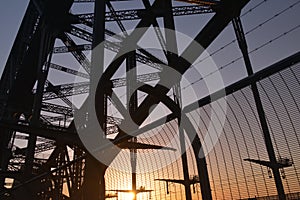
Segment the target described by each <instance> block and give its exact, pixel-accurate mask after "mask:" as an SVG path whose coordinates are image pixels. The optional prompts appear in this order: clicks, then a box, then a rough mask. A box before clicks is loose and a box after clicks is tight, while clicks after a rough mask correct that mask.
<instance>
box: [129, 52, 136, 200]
mask: <svg viewBox="0 0 300 200" xmlns="http://www.w3.org/2000/svg"><path fill="white" fill-rule="evenodd" d="M135 54H136V52H135V51H133V52H130V53H128V55H127V59H126V86H127V87H126V89H127V91H126V94H127V110H128V112H129V113H130V116H132V115H133V114H134V112H135V111H136V109H137V106H138V102H137V101H138V96H137V91H136V80H137V68H136V56H135ZM131 141H132V142H137V138H136V137H133V138H132V139H131ZM130 159H131V169H132V172H131V178H132V180H131V182H132V190H133V193H134V196H133V200H136V198H137V184H136V162H137V149H134V148H133V149H130Z"/></svg>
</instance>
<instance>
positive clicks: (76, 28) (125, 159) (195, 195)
mask: <svg viewBox="0 0 300 200" xmlns="http://www.w3.org/2000/svg"><path fill="white" fill-rule="evenodd" d="M264 2H265V1H262V2H261V3H259V4H257V5H256V6H254V7H253V8H251V9H250V10H248V12H251V11H252V10H253V9H255V8H256V7H258V6H260V4H263V3H264ZM250 3H251V0H239V1H234V0H180V1H173V0H151V1H150V0H30V1H29V4H28V7H27V10H26V12H25V15H24V17H23V20H22V23H21V26H20V28H19V31H18V33H17V36H16V38H15V41H14V44H13V47H12V49H11V51H10V54H9V57H8V60H7V62H6V65H5V67H4V71H3V74H2V77H1V80H0V149H1V151H0V199H3V200H4V199H7V200H19V199H20V200H21V199H22V200H27V199H28V200H63V199H70V200H71V199H72V200H104V199H128V198H129V196H130V195H132V196H131V197H130V198H131V199H134V200H136V199H187V200H191V199H203V200H213V199H256V198H257V199H260V198H266V199H267V197H272V199H280V200H286V199H300V196H299V192H300V189H299V188H300V173H299V171H300V151H299V149H300V148H299V147H300V125H299V119H300V96H299V91H300V68H299V65H300V52H295V53H294V54H292V55H289V56H287V57H284V58H281V60H279V61H277V62H274V63H272V64H269V65H268V66H265V67H264V68H263V69H261V70H254V69H255V66H253V64H252V60H251V56H250V54H251V53H252V52H254V51H256V50H258V49H259V48H262V47H263V46H265V45H267V44H268V43H271V42H272V41H273V40H276V39H278V38H280V37H283V36H285V35H287V34H288V33H289V32H291V31H294V30H295V29H297V28H299V25H298V26H297V27H296V28H294V29H291V30H289V31H286V32H284V33H282V35H279V36H278V37H277V38H274V39H273V40H270V41H269V42H267V43H266V44H263V45H261V46H260V47H257V48H256V49H254V50H252V51H250V50H249V47H248V46H249V44H248V42H247V40H246V38H247V37H246V35H247V34H248V33H249V32H245V31H244V28H243V23H242V21H243V20H242V15H243V14H244V13H245V7H247V5H249V4H250ZM295 6H296V3H295V5H293V6H290V7H288V8H287V10H288V9H292V8H293V7H295ZM246 12H247V11H246ZM284 12H285V11H284ZM282 13H283V12H282ZM183 17H187V18H186V19H188V20H189V19H193V20H191V21H190V22H189V23H195V24H196V23H198V22H197V21H196V20H195V19H197V20H198V19H199V21H201V20H202V19H203V22H202V23H203V26H201V28H197V30H193V31H194V32H193V34H191V35H193V36H192V37H191V39H192V41H185V40H183V41H182V40H181V38H180V34H179V33H178V32H177V31H178V29H177V28H178V26H177V21H176V20H177V19H178V18H183ZM189 17H192V18H189ZM275 17H276V15H275ZM275 17H273V18H275ZM273 18H271V19H270V20H266V22H264V23H268V22H269V21H271V20H272V19H273ZM199 23H200V22H199ZM262 25H263V24H259V25H258V26H257V27H260V26H262ZM228 27H232V28H233V29H232V30H233V31H232V32H231V34H232V35H233V36H234V38H235V39H234V41H233V42H231V43H229V44H227V45H225V46H219V47H220V48H219V50H217V51H216V52H215V53H217V52H219V51H222V49H224V48H226V47H227V46H229V45H231V44H235V45H236V46H235V49H236V50H237V52H238V54H239V55H240V57H238V58H237V59H236V60H233V61H232V62H231V63H229V64H225V63H222V64H223V65H222V67H220V66H217V68H216V70H215V71H214V70H213V69H212V68H210V64H209V63H207V62H205V61H207V60H210V56H207V55H208V54H206V52H205V50H204V49H207V48H209V47H210V46H211V45H213V44H214V41H215V40H216V39H217V37H219V36H220V35H222V32H223V31H224V30H225V29H226V28H228ZM252 31H255V29H253V30H252ZM143 40H145V43H146V45H145V43H143V42H142V41H143ZM147 42H148V43H147ZM149 43H150V45H149ZM152 43H153V44H156V45H157V46H159V48H156V49H154V47H153V46H151V45H152ZM195 44H197V45H199V46H201V48H198V47H196V46H197V45H195ZM154 46H155V45H154ZM187 57H188V58H189V59H187ZM237 61H241V62H237ZM233 63H238V64H239V65H240V66H239V67H240V68H243V69H244V71H245V74H246V76H244V77H243V78H242V79H240V80H237V81H234V82H233V83H230V84H224V87H219V88H216V89H215V90H213V91H210V88H209V86H207V87H208V88H205V84H208V83H207V81H206V78H207V77H214V75H215V74H216V73H219V71H220V70H222V69H224V68H226V67H227V66H229V65H230V64H233ZM197 67H198V68H197ZM207 68H208V70H206V71H207V74H202V73H198V74H197V73H193V71H192V70H196V71H197V70H198V71H199V70H200V69H207ZM191 71H192V72H191ZM200 75H201V76H202V77H201V76H200ZM183 79H186V80H187V82H188V84H186V82H184V81H183ZM205 81H206V82H205ZM199 82H200V83H201V82H202V83H204V84H202V85H200V86H199V85H198V83H199ZM208 82H209V79H208ZM191 88H192V90H189V89H191ZM203 91H204V92H203ZM191 93H193V94H191ZM200 94H205V95H200ZM212 118H213V119H212ZM95 124H97V125H95ZM220 127H221V128H220ZM218 131H219V132H220V133H218ZM102 132H103V133H104V134H101V133H102ZM95 135H96V136H95ZM216 136H217V138H216ZM99 138H100V139H99ZM85 140H86V141H85ZM102 140H103V141H105V142H102ZM98 142H99V143H98ZM212 145H213V147H212V148H210V147H211V146H212ZM168 161H170V162H168ZM140 186H141V187H140ZM129 194H130V195H129ZM297 195H298V196H297Z"/></svg>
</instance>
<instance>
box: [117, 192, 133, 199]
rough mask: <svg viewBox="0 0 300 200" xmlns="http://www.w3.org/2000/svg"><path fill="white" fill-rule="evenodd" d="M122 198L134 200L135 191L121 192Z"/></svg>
mask: <svg viewBox="0 0 300 200" xmlns="http://www.w3.org/2000/svg"><path fill="white" fill-rule="evenodd" d="M119 197H120V199H121V200H132V199H133V198H134V193H133V192H128V193H125V192H124V193H123V192H122V193H120V195H119Z"/></svg>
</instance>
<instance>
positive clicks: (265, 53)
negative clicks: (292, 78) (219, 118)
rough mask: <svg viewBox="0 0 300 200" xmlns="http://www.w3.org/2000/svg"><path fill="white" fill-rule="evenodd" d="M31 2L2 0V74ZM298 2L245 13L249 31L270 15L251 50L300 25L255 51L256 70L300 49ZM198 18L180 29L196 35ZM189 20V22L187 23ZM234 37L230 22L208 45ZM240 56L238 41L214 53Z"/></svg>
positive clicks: (219, 57) (236, 67) (228, 73)
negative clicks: (224, 49)
mask: <svg viewBox="0 0 300 200" xmlns="http://www.w3.org/2000/svg"><path fill="white" fill-rule="evenodd" d="M262 1H263V0H252V1H251V2H250V3H249V4H248V5H247V6H246V7H245V8H244V10H243V12H245V11H248V10H249V9H250V8H252V7H254V6H255V5H257V4H258V3H259V2H262ZM28 2H29V0H1V2H0V25H1V31H0V44H1V46H0V74H1V73H2V70H3V68H4V66H5V63H6V60H7V57H8V55H9V52H10V49H11V47H12V44H13V42H14V39H15V37H16V34H17V31H18V29H19V26H20V23H21V20H22V18H23V15H24V12H25V9H26V6H27V4H28ZM134 2H137V0H133V3H134ZM297 2H300V1H299V0H267V1H266V2H265V3H263V4H262V5H261V6H259V7H258V8H257V9H255V10H254V11H253V12H250V13H248V14H247V15H246V16H244V17H242V21H243V25H244V30H245V32H248V31H249V30H252V29H253V28H254V27H256V26H257V25H259V24H261V23H264V22H265V21H268V20H269V19H270V20H269V21H268V22H267V23H265V25H263V26H261V27H259V28H257V29H256V30H255V31H253V32H251V33H250V34H247V36H246V38H247V40H248V46H249V51H251V50H254V49H255V48H257V47H260V46H262V45H263V44H266V43H268V41H270V40H273V39H274V38H276V37H278V36H280V35H281V34H283V33H285V32H288V31H289V30H291V29H293V28H296V27H298V28H297V29H295V30H294V31H292V32H291V33H288V34H286V36H284V37H280V39H278V40H276V41H274V42H270V44H268V45H266V46H265V47H263V48H261V49H260V50H258V51H255V52H253V53H251V55H250V57H251V60H252V63H253V67H254V69H255V71H257V70H259V69H262V68H264V67H266V66H269V65H270V64H272V63H274V62H276V61H278V60H280V59H283V58H285V57H287V56H289V55H291V54H293V53H295V52H297V51H299V50H300V39H299V36H300V28H299V25H300V22H299V19H300V3H298V4H296V5H295V6H293V7H292V8H289V6H290V5H292V4H295V3H297ZM122 5H123V6H124V9H128V5H126V6H125V3H122ZM285 9H287V11H284V10H285ZM283 11H284V12H283ZM278 13H282V14H280V15H279V16H278V17H275V18H274V19H273V20H271V18H272V16H276V14H278ZM198 19H199V16H192V17H178V18H176V20H177V21H176V25H177V27H178V31H181V32H183V33H187V34H188V35H190V36H191V37H193V36H195V35H196V34H197V33H198V31H199V30H200V28H197V27H198V26H199V27H201V23H203V21H202V22H201V23H199V22H198ZM187 21H188V22H189V23H186V22H187ZM234 38H235V37H234V34H233V28H232V26H228V27H227V28H226V29H225V30H224V31H223V33H222V34H220V35H219V37H218V38H217V39H216V40H215V41H214V42H213V43H212V45H211V46H210V47H209V48H208V51H209V52H210V53H212V52H214V51H215V50H217V49H219V48H220V47H222V46H224V45H225V44H227V43H229V42H231V41H232V40H233V39H234ZM239 56H240V53H239V51H238V49H237V44H236V43H234V44H232V45H230V46H229V47H228V48H227V49H226V51H220V53H218V54H216V55H214V60H215V62H216V64H217V66H219V67H220V66H223V65H225V64H227V63H229V62H231V61H232V60H234V59H236V58H238V57H239ZM241 64H242V61H241V60H239V61H238V62H236V63H235V64H233V65H230V66H229V67H228V68H226V69H225V70H222V75H223V77H224V81H225V83H226V85H227V84H230V83H232V82H235V81H236V80H237V79H240V78H242V77H243V76H245V69H244V67H243V66H241ZM191 78H194V77H191Z"/></svg>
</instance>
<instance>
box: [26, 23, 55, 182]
mask: <svg viewBox="0 0 300 200" xmlns="http://www.w3.org/2000/svg"><path fill="white" fill-rule="evenodd" d="M40 34H41V36H40V37H41V39H40V44H39V45H40V46H39V47H40V49H41V51H40V53H39V55H38V58H37V59H38V62H37V65H38V67H37V68H38V71H37V72H36V73H37V89H36V94H35V97H34V102H33V111H32V117H31V120H30V125H31V126H34V127H38V126H39V125H40V114H41V105H42V100H43V92H44V85H45V82H46V79H47V75H48V71H49V63H50V60H51V57H52V53H50V54H49V55H47V54H48V52H49V49H50V48H51V47H52V46H53V45H54V39H53V37H52V36H51V30H49V29H47V28H46V27H44V28H42V30H41V33H40ZM47 56H48V62H47V63H48V64H45V65H44V63H43V60H44V58H45V57H47ZM36 139H37V137H36V136H35V135H32V134H30V135H29V139H28V144H27V153H26V160H25V176H28V177H30V176H31V174H32V169H33V161H34V154H35V146H36Z"/></svg>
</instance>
